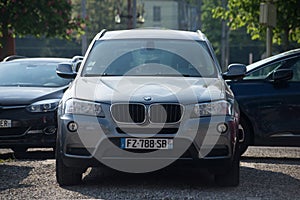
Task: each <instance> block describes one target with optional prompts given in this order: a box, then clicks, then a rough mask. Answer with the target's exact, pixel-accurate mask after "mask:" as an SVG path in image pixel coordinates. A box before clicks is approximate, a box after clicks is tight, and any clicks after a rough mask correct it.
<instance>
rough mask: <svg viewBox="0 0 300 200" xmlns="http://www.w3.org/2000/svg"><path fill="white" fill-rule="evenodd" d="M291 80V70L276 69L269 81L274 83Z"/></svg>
mask: <svg viewBox="0 0 300 200" xmlns="http://www.w3.org/2000/svg"><path fill="white" fill-rule="evenodd" d="M292 78H293V70H292V69H278V70H275V71H274V72H273V73H272V75H271V80H274V81H275V82H279V81H288V80H291V79H292Z"/></svg>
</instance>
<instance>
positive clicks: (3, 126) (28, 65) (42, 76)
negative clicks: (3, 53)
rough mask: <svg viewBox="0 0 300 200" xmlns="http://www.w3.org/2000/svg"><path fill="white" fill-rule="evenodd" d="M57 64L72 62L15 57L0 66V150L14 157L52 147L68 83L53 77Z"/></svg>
mask: <svg viewBox="0 0 300 200" xmlns="http://www.w3.org/2000/svg"><path fill="white" fill-rule="evenodd" d="M11 59H12V60H11ZM60 62H70V63H71V62H72V59H67V58H19V57H16V58H9V59H6V61H3V62H1V63H0V91H1V92H0V148H11V149H13V151H14V152H15V153H16V154H17V153H22V152H25V151H26V150H27V149H28V148H31V147H55V139H56V130H57V120H56V111H57V106H58V102H59V100H60V99H61V97H62V95H63V92H64V91H65V90H66V89H67V87H68V85H69V83H70V80H66V79H63V78H61V77H59V76H58V75H57V74H56V67H57V65H58V63H60Z"/></svg>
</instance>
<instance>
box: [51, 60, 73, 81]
mask: <svg viewBox="0 0 300 200" xmlns="http://www.w3.org/2000/svg"><path fill="white" fill-rule="evenodd" d="M72 66H73V65H72V64H71V63H59V64H58V65H57V67H56V74H57V75H58V76H60V77H62V78H67V79H73V78H75V77H76V75H77V73H76V72H74V71H73V68H72Z"/></svg>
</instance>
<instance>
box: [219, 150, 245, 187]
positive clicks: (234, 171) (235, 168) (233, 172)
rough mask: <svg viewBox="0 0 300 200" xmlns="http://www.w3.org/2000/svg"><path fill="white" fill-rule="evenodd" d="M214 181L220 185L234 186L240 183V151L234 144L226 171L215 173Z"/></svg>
mask: <svg viewBox="0 0 300 200" xmlns="http://www.w3.org/2000/svg"><path fill="white" fill-rule="evenodd" d="M215 182H216V183H217V185H219V186H222V187H235V186H238V185H239V183H240V152H239V145H238V144H236V151H235V154H234V157H233V160H232V163H231V166H230V168H229V170H228V171H226V172H225V173H222V174H215Z"/></svg>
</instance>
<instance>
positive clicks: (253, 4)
mask: <svg viewBox="0 0 300 200" xmlns="http://www.w3.org/2000/svg"><path fill="white" fill-rule="evenodd" d="M261 2H265V1H262V0H228V7H227V8H223V7H220V6H218V7H216V8H215V9H213V16H214V17H215V18H221V19H225V20H228V25H229V27H230V28H231V29H232V30H236V29H238V28H241V27H246V28H247V33H249V34H250V35H251V38H252V39H260V40H264V39H265V35H266V34H265V31H266V27H264V26H262V25H261V24H260V23H259V14H260V12H259V7H260V3H261ZM269 2H273V4H274V5H275V6H276V7H277V24H276V27H275V28H274V29H273V34H274V36H273V43H276V44H279V45H282V50H288V49H291V48H294V46H293V45H292V44H291V43H292V42H294V43H298V44H300V12H299V8H300V1H299V0H288V1H287V0H273V1H272V0H270V1H269Z"/></svg>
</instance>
